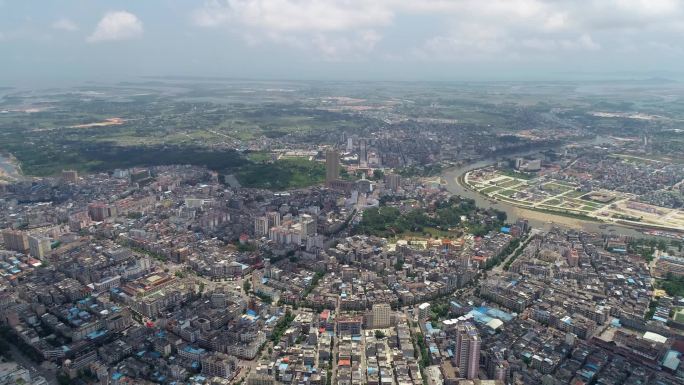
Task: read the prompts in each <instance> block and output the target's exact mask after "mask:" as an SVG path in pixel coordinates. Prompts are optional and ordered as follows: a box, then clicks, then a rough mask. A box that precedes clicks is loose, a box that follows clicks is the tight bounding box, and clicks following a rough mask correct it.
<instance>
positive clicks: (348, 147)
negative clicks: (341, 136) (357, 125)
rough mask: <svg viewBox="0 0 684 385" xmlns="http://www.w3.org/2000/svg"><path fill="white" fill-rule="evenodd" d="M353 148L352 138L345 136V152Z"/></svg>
mask: <svg viewBox="0 0 684 385" xmlns="http://www.w3.org/2000/svg"><path fill="white" fill-rule="evenodd" d="M353 150H354V139H352V138H347V152H352V151H353Z"/></svg>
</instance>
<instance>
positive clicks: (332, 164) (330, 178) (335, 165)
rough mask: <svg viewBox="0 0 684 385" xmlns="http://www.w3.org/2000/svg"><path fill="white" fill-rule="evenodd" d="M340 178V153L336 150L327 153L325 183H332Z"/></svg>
mask: <svg viewBox="0 0 684 385" xmlns="http://www.w3.org/2000/svg"><path fill="white" fill-rule="evenodd" d="M339 178H340V154H339V153H338V152H337V151H336V150H328V151H327V152H326V153H325V184H326V185H328V186H329V185H330V183H331V182H334V181H336V180H338V179H339Z"/></svg>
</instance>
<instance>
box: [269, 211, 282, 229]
mask: <svg viewBox="0 0 684 385" xmlns="http://www.w3.org/2000/svg"><path fill="white" fill-rule="evenodd" d="M266 217H267V218H268V227H269V228H271V227H277V226H280V213H279V212H277V211H269V212H267V213H266ZM267 232H268V231H267Z"/></svg>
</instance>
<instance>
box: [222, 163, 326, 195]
mask: <svg viewBox="0 0 684 385" xmlns="http://www.w3.org/2000/svg"><path fill="white" fill-rule="evenodd" d="M235 177H236V178H237V179H238V181H239V182H240V184H241V185H242V186H244V187H254V188H265V189H271V190H286V189H291V188H303V187H308V186H312V185H316V184H321V183H323V182H324V181H325V165H324V164H323V163H320V162H314V161H309V160H306V159H280V160H277V161H275V162H274V163H265V164H258V163H257V164H255V163H252V164H248V165H246V166H243V167H241V168H239V169H238V171H237V172H236V173H235Z"/></svg>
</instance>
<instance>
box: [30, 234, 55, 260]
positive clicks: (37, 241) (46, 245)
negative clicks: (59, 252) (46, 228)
mask: <svg viewBox="0 0 684 385" xmlns="http://www.w3.org/2000/svg"><path fill="white" fill-rule="evenodd" d="M28 241H29V254H31V256H32V257H34V258H43V257H44V256H45V254H47V253H48V252H49V251H50V247H51V244H50V238H47V237H43V236H29V238H28Z"/></svg>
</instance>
